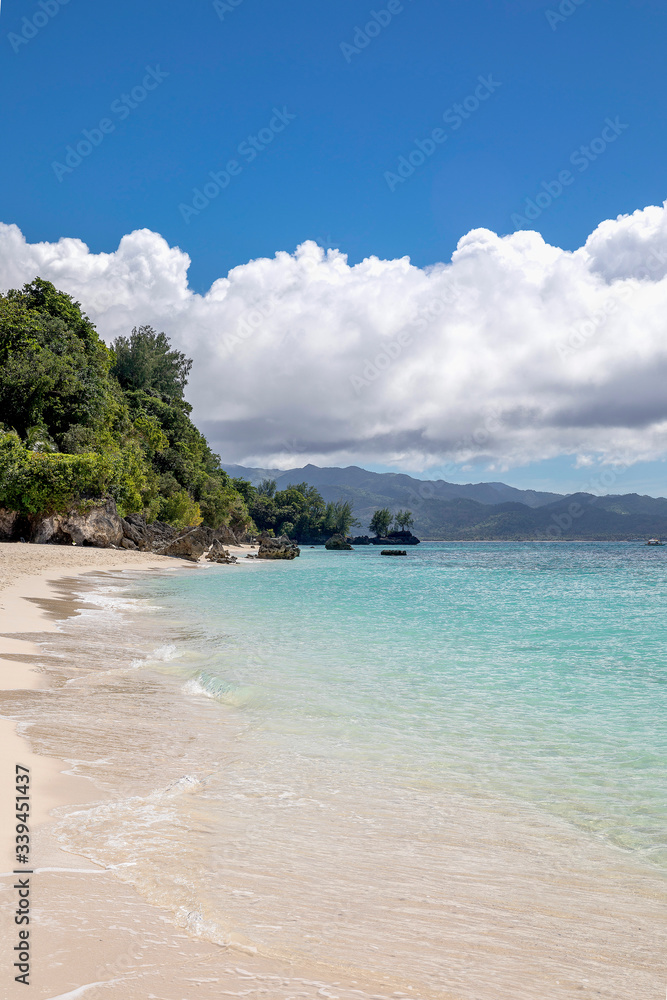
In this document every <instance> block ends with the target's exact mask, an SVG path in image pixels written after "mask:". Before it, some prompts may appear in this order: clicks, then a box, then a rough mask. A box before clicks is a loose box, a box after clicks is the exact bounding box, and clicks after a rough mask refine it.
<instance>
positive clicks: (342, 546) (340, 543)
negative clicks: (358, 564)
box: [324, 535, 352, 552]
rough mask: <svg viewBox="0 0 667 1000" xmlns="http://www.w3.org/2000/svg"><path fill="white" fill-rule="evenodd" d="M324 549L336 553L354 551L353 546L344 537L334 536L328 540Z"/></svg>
mask: <svg viewBox="0 0 667 1000" xmlns="http://www.w3.org/2000/svg"><path fill="white" fill-rule="evenodd" d="M324 548H325V549H330V550H333V551H334V552H351V551H352V546H351V545H350V543H349V542H348V541H347V540H346V539H345V537H344V536H343V535H332V536H331V538H329V539H327V541H326V542H325V543H324Z"/></svg>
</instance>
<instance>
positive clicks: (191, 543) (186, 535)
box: [152, 527, 213, 562]
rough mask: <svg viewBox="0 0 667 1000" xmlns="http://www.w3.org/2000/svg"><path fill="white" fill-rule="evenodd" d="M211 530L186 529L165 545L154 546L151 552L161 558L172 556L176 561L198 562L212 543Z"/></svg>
mask: <svg viewBox="0 0 667 1000" xmlns="http://www.w3.org/2000/svg"><path fill="white" fill-rule="evenodd" d="M212 536H213V530H212V529H211V528H204V527H199V528H188V529H186V530H185V531H184V532H183V533H182V534H180V535H177V536H176V537H175V538H173V539H171V541H167V542H166V543H161V544H154V545H153V547H152V551H153V552H155V553H157V554H158V555H161V556H173V557H174V558H176V559H189V560H190V562H198V561H199V560H200V559H201V557H202V556H203V555H204V552H206V550H207V548H208V547H209V545H210V544H211V542H212V541H213V537H212Z"/></svg>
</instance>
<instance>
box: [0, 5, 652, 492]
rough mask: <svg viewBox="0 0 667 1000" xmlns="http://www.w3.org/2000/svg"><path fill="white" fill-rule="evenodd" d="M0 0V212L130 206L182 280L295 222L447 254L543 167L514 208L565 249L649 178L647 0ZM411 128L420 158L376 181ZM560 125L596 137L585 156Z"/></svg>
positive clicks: (349, 243) (90, 240)
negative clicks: (163, 244) (183, 262)
mask: <svg viewBox="0 0 667 1000" xmlns="http://www.w3.org/2000/svg"><path fill="white" fill-rule="evenodd" d="M0 18H1V20H0V24H1V26H2V36H3V37H2V38H1V39H0V42H2V45H3V46H4V51H3V55H2V59H0V74H1V85H2V92H3V94H5V95H6V98H5V101H3V111H2V115H3V132H4V135H5V151H4V156H3V158H2V167H1V170H2V180H3V182H2V185H1V187H0V220H2V221H4V222H5V223H16V224H17V225H18V226H19V227H20V229H21V230H22V232H23V234H24V235H25V237H26V239H27V240H28V242H30V243H35V242H40V241H49V242H54V241H57V240H58V239H59V238H61V237H63V236H72V237H77V238H79V239H81V240H83V241H84V242H85V243H86V244H87V245H88V246H89V247H90V249H91V251H92V252H94V253H100V252H112V251H114V250H115V249H116V248H117V246H118V243H119V240H120V239H121V237H122V236H123V235H124V234H126V233H130V232H132V231H133V230H135V229H140V228H144V227H145V228H148V229H150V230H153V231H155V232H157V233H160V234H162V236H163V237H164V238H165V240H166V241H167V242H168V243H169V244H170V245H171V246H178V247H180V248H181V249H182V250H183V251H185V252H187V254H189V256H190V258H191V261H192V264H191V268H190V272H189V279H190V285H191V287H192V288H194V289H195V290H196V291H198V292H202V293H203V292H205V291H206V290H207V289H208V288H209V286H210V285H211V283H212V282H213V281H214V280H215V279H217V278H219V277H220V276H224V275H225V274H226V273H227V271H228V270H229V269H230V268H232V267H235V266H236V265H239V264H244V263H245V262H247V261H248V260H251V259H253V258H257V257H272V256H273V255H274V253H275V252H276V251H277V250H287V251H289V252H293V251H294V249H295V247H296V246H297V245H298V244H300V243H302V242H303V241H304V240H306V239H313V240H315V241H317V242H318V243H320V244H321V245H323V246H335V247H339V248H340V249H341V250H342V251H343V252H345V253H347V254H348V255H349V260H350V262H351V263H356V262H358V261H360V260H362V259H363V258H365V257H367V256H369V255H373V254H374V255H378V256H379V257H380V258H387V259H392V258H400V257H403V256H405V255H408V256H409V257H410V258H411V259H412V261H413V263H414V264H416V265H418V266H420V267H423V266H427V265H430V264H433V263H435V262H438V261H447V260H449V258H450V256H451V254H452V251H453V250H454V249H455V247H456V244H457V241H458V240H459V239H460V237H461V236H463V235H464V234H465V233H467V232H469V231H470V230H472V229H475V228H478V227H484V228H488V229H491V230H493V231H494V232H497V233H499V234H505V233H509V232H511V231H513V230H514V229H516V228H517V222H516V218H515V220H514V222H513V220H512V216H513V215H514V216H515V217H516V216H519V215H523V213H524V211H525V206H526V201H527V199H533V200H534V199H535V198H536V196H537V194H538V192H541V191H542V190H543V184H544V183H546V184H547V185H551V187H550V190H551V192H552V194H553V192H554V191H557V190H558V183H559V182H558V181H557V179H558V177H559V174H561V173H562V171H563V170H569V172H570V174H571V176H572V180H571V182H569V183H568V184H567V185H565V186H562V193H559V195H558V196H557V197H553V198H552V201H551V204H549V205H548V206H547V207H545V208H544V209H540V210H538V212H537V215H536V217H534V218H533V219H531V222H530V228H533V229H536V230H537V231H539V232H540V233H541V234H542V235H543V236H544V238H545V240H547V242H549V243H552V244H554V245H556V246H559V247H563V248H565V249H574V248H576V247H578V246H580V245H581V244H582V243H583V241H584V240H585V239H586V237H587V236H588V234H589V233H591V232H592V231H593V230H594V228H595V227H596V225H598V223H599V222H601V221H602V220H604V219H609V218H612V219H613V218H615V217H616V216H618V215H619V214H624V213H631V212H633V211H634V210H635V209H639V208H643V207H644V206H646V205H650V204H656V205H660V204H662V202H663V201H664V199H665V197H666V188H667V184H666V182H665V169H664V165H665V161H666V159H667V155H666V154H667V137H666V133H665V128H664V125H663V121H664V106H665V96H666V84H665V70H664V64H665V61H664V39H665V37H667V9H666V8H665V5H664V3H660V2H658V0H583V2H581V0H580V2H579V3H576V2H575V0H563V2H561V3H557V2H555V0H554V2H542V0H525V2H521V0H457V2H449V3H443V2H436V0H402V2H399V0H391V3H390V4H387V3H385V2H384V0H378V3H377V4H375V5H373V4H371V3H370V2H359V0H344V2H341V3H336V4H314V3H312V0H311V2H305V0H293V2H292V3H290V4H277V3H269V2H267V0H234V2H233V3H230V2H225V0H217V3H215V4H214V3H213V2H211V0H189V2H187V3H186V2H184V0H183V2H173V0H172V2H165V0H161V2H159V3H158V2H156V0H144V2H142V3H141V4H137V3H132V4H131V3H129V2H127V0H117V2H116V3H114V4H108V5H97V4H84V3H83V2H82V0H68V2H67V3H66V4H63V5H59V3H58V0H42V6H40V4H39V3H37V2H32V0H30V2H25V0H20V2H19V0H4V3H2V10H1V14H0ZM43 22H45V23H43ZM35 25H37V27H35ZM367 25H370V28H369V29H368V31H367V30H366V26H367ZM357 29H361V33H360V32H359V31H358V30H357ZM29 36H32V37H29ZM355 43H356V44H355ZM355 49H356V51H355ZM480 78H481V79H482V80H486V81H488V80H492V81H493V86H492V88H491V89H492V93H488V92H486V91H484V93H485V97H484V99H483V100H481V101H480V100H479V99H478V98H477V99H476V98H475V96H474V95H475V93H476V92H477V94H478V95H479V93H480V89H479V88H480V86H481V85H480ZM145 83H148V85H150V87H151V88H153V89H147V87H144V84H145ZM487 88H488V84H487ZM124 95H129V96H128V97H127V99H126V97H125V96H124ZM132 95H134V96H132ZM465 102H467V103H465ZM457 104H459V105H463V106H464V108H468V109H469V110H468V111H466V113H465V115H463V116H457V112H456V111H455V110H451V109H454V106H455V105H457ZM476 104H477V105H478V106H476ZM448 109H450V114H449V118H448V119H447V118H445V119H444V124H443V115H444V114H445V113H446V112H447V111H448ZM277 113H278V115H279V117H278V118H276V114H277ZM280 116H282V117H280ZM103 120H106V123H107V124H106V129H107V131H106V132H99V131H97V130H99V128H100V123H101V122H102V121H103ZM457 121H458V123H459V124H458V125H456V124H455V123H456V122H457ZM608 121H611V122H613V123H616V125H617V128H616V132H615V133H614V132H610V130H609V125H608ZM272 123H273V126H275V128H272ZM281 125H282V127H281V128H279V126H281ZM438 128H440V129H442V131H443V132H444V133H445V134H446V139H445V141H443V142H442V143H441V144H436V143H433V141H432V140H429V137H430V136H431V135H432V133H433V130H434V129H438ZM84 130H88V137H87V138H86V135H85V132H84ZM262 130H263V131H262ZM260 135H263V136H264V140H261V139H259V138H257V140H256V141H255V145H254V149H255V156H254V157H252V159H251V154H249V153H248V149H249V148H252V146H253V140H252V139H250V140H249V137H251V136H260ZM602 135H606V137H607V139H606V140H604V139H602V140H601V138H600V137H601V136H602ZM612 136H613V139H611V137H612ZM91 137H92V139H93V145H94V148H92V151H91V153H90V155H87V156H85V157H83V158H82V160H81V162H80V163H77V162H76V157H74V159H73V158H72V156H71V155H70V159H69V161H67V159H66V155H67V148H68V147H75V148H76V147H77V144H78V143H80V142H82V141H83V142H84V144H85V142H88V141H89V140H90V139H91ZM96 140H99V141H98V142H97V144H95V141H96ZM425 140H427V142H426V146H424V145H423V144H424V141H425ZM417 141H419V142H420V143H421V144H422V146H421V148H422V149H426V150H427V151H429V150H430V149H431V146H432V147H433V151H432V152H429V155H427V156H425V157H424V156H422V158H423V159H424V160H425V162H423V163H419V159H420V157H419V155H415V156H413V157H412V160H413V162H417V163H419V165H418V166H416V167H414V169H413V170H412V171H410V170H409V168H404V169H405V171H406V172H410V176H408V177H406V178H405V179H403V180H401V181H396V180H395V179H394V181H393V182H392V181H391V178H389V180H388V177H387V175H388V174H390V175H391V174H393V175H394V178H396V176H398V175H397V170H398V166H399V164H400V163H401V162H403V163H406V162H408V160H407V158H408V157H410V156H411V154H414V151H415V149H416V148H417V147H416V145H415V143H416V142H417ZM244 143H245V145H243V144H244ZM591 143H592V144H593V145H592V146H591ZM582 146H583V147H586V148H587V149H588V150H591V149H592V150H597V153H590V154H587V155H589V159H588V166H587V169H585V170H583V169H579V168H577V167H575V166H573V161H572V159H571V157H572V156H573V155H576V150H578V149H580V147H582ZM602 147H604V149H603V150H602V151H601V149H602ZM85 148H86V147H85V145H84V149H85ZM579 156H580V158H581V154H579ZM401 157H405V158H406V159H405V160H404V161H401V159H400V158H401ZM230 161H234V162H235V163H236V168H235V172H234V171H232V176H229V178H228V181H229V183H228V185H227V187H226V188H225V190H223V191H222V193H221V194H219V195H218V196H216V197H215V198H214V199H213V200H211V203H210V204H209V205H207V206H206V208H205V210H198V214H194V213H190V214H189V217H188V218H186V217H185V216H187V215H188V213H187V212H184V210H183V208H182V206H184V205H193V204H195V205H196V204H200V205H201V201H200V202H199V203H197V202H193V198H194V192H195V189H200V190H202V189H203V188H204V185H205V184H206V183H207V182H208V181H209V180H210V173H211V172H213V173H218V174H219V172H220V171H224V170H225V169H226V166H227V165H228V164H229V162H230ZM68 162H69V164H70V169H68V170H67V171H65V170H63V169H61V168H59V167H58V164H61V165H65V166H67V163H68ZM577 162H579V161H577ZM554 184H556V186H554ZM392 187H393V190H392ZM547 200H548V199H546V198H545V197H544V196H543V198H542V203H544V202H545V201H547ZM179 206H180V207H179ZM533 214H534V215H535V213H533ZM519 228H525V227H521V226H520V225H519ZM464 478H465V477H464ZM496 478H498V477H496ZM506 478H508V479H511V478H512V477H511V476H507V477H506ZM521 478H522V480H523V479H524V476H523V474H522V477H521ZM557 478H558V477H557ZM515 479H516V477H515Z"/></svg>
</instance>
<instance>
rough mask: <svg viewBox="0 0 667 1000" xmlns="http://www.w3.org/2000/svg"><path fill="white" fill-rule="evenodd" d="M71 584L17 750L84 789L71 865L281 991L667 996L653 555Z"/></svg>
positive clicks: (664, 807)
mask: <svg viewBox="0 0 667 1000" xmlns="http://www.w3.org/2000/svg"><path fill="white" fill-rule="evenodd" d="M82 579H83V578H82ZM72 586H73V587H74V593H75V595H76V601H75V603H76V605H77V611H76V613H70V614H68V616H67V617H64V618H63V619H62V620H61V621H60V624H59V632H58V633H57V634H56V635H55V636H53V637H49V640H48V643H47V645H46V646H45V649H46V650H47V652H48V654H49V656H50V663H49V669H50V670H51V671H52V672H55V675H56V676H57V677H58V682H57V684H56V685H55V686H54V688H53V690H52V691H51V692H50V693H49V695H48V697H42V698H41V699H40V700H39V701H35V698H34V697H33V699H32V700H30V699H28V700H27V701H26V703H25V705H24V718H25V719H26V720H27V728H26V730H25V731H26V733H27V735H28V736H29V737H30V738H32V739H33V742H34V744H35V745H36V748H37V749H40V748H41V749H42V750H44V751H45V752H46V751H48V752H55V751H57V752H58V756H60V757H63V758H64V759H66V760H69V761H70V764H71V767H72V768H73V770H74V771H75V772H76V773H79V774H83V775H86V776H87V777H89V778H90V779H91V781H93V782H94V783H95V787H96V788H98V789H99V792H100V798H99V801H97V802H93V803H87V804H86V805H85V806H81V807H77V808H72V807H68V808H67V809H64V810H62V811H61V813H60V814H59V816H58V826H57V834H58V838H59V841H60V843H61V844H62V845H63V846H64V847H65V848H66V849H68V850H71V851H72V852H74V853H77V854H83V855H85V856H86V857H88V858H90V859H91V860H93V861H95V862H97V863H98V864H102V865H105V866H109V865H115V866H117V867H116V871H117V872H118V873H119V877H121V878H122V879H124V880H125V881H127V882H129V883H131V884H132V885H133V886H134V887H135V888H136V890H137V891H138V892H139V893H140V894H141V895H142V896H143V897H144V898H145V899H146V900H147V901H149V902H151V903H153V904H154V905H156V906H158V907H160V908H161V909H162V911H163V912H164V913H165V914H167V916H168V919H169V920H170V921H172V922H173V924H174V925H175V926H178V927H180V928H182V929H184V930H185V931H186V932H187V933H188V934H190V935H192V936H195V937H203V938H206V939H208V940H209V941H212V942H214V943H215V944H217V945H219V946H220V948H221V950H222V951H224V952H225V953H229V951H230V949H231V950H232V951H233V952H234V953H235V954H237V955H238V956H239V960H240V961H241V960H242V963H245V965H244V968H245V969H246V970H247V969H250V972H248V975H250V974H251V971H252V967H251V964H250V965H249V964H248V963H252V961H253V957H257V956H260V957H262V959H264V960H267V959H268V960H272V959H275V960H276V961H280V962H283V963H285V962H288V963H290V967H292V968H295V969H299V968H307V969H309V970H311V971H312V970H316V972H317V977H316V981H317V982H318V983H319V987H318V989H317V990H313V991H312V992H311V993H308V991H306V993H305V994H297V993H294V994H290V993H289V991H288V992H287V993H285V994H284V995H285V996H291V995H295V996H296V995H312V996H317V995H322V996H331V997H335V996H340V995H341V993H340V990H341V988H342V987H341V984H343V985H346V984H347V985H346V988H349V989H351V990H352V991H353V993H354V995H358V996H359V997H364V996H375V997H390V996H394V997H416V998H420V997H423V998H459V1000H473V998H474V1000H498V998H505V997H507V998H514V997H516V998H517V1000H518V998H522V1000H523V998H525V997H528V998H533V997H534V998H541V1000H542V998H544V1000H552V998H553V1000H560V998H570V997H581V996H589V995H590V996H595V997H606V998H619V1000H620V998H621V997H623V998H631V1000H644V998H646V1000H648V998H652V997H660V998H662V997H663V996H664V968H663V967H662V964H663V963H662V959H661V958H660V955H661V954H662V953H664V943H665V942H664V931H665V919H664V912H665V908H664V893H665V888H667V879H666V876H667V802H666V796H665V775H666V773H667V733H666V726H665V720H666V718H667V547H665V551H664V552H663V551H662V548H659V547H647V546H645V545H643V544H641V543H630V542H627V543H609V544H607V543H565V542H552V543H551V542H544V543H446V542H432V543H422V544H421V545H419V546H414V547H411V548H410V549H409V550H408V551H407V555H406V556H405V557H397V558H391V559H390V558H387V557H383V556H382V555H381V554H380V549H379V547H376V546H361V547H358V548H356V549H355V550H354V551H352V552H328V551H325V550H324V549H323V548H314V549H310V548H304V549H303V550H302V552H301V556H300V557H299V558H298V559H296V560H294V561H293V562H263V561H259V560H255V559H243V560H241V561H240V562H239V564H238V565H236V566H193V567H187V568H183V569H178V570H177V571H175V572H161V573H151V574H129V575H128V574H122V573H117V574H99V575H97V576H96V577H92V578H91V577H88V578H87V579H86V582H85V583H83V582H81V581H79V582H76V583H74V584H73V585H72ZM35 697H36V696H35ZM56 719H57V724H58V733H57V739H56V737H55V736H54V735H53V733H54V730H53V727H50V721H51V722H53V721H54V720H56ZM49 734H50V735H49ZM318 977H319V978H318ZM309 981H315V980H309ZM368 983H372V984H373V985H372V987H371V986H366V985H365V984H368ZM350 984H352V986H350ZM320 987H321V990H322V991H323V992H320ZM355 991H356V992H355ZM250 992H252V991H250ZM260 992H261V991H260ZM241 993H242V991H241V990H239V995H241ZM269 995H271V994H269ZM276 995H278V994H276ZM345 995H346V996H347V995H348V994H347V993H346V994H345ZM280 996H283V993H280Z"/></svg>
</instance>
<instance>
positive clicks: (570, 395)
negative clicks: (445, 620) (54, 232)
mask: <svg viewBox="0 0 667 1000" xmlns="http://www.w3.org/2000/svg"><path fill="white" fill-rule="evenodd" d="M189 264H190V259H189V257H188V255H187V254H186V253H184V252H183V251H182V250H180V249H179V248H178V247H170V246H169V245H168V244H167V242H166V241H165V240H164V239H163V238H162V237H161V236H160V235H159V234H157V233H153V232H150V231H149V230H139V231H136V232H133V233H130V234H129V235H127V236H124V237H123V239H122V240H121V242H120V244H119V246H118V249H117V250H116V251H115V252H113V253H101V254H93V253H91V252H90V251H89V249H88V247H87V246H86V245H85V244H84V243H83V242H81V241H80V240H77V239H61V240H59V241H58V242H57V243H37V244H28V243H27V242H26V241H25V239H24V237H23V235H22V234H21V232H20V230H19V229H18V228H17V227H16V226H10V225H0V287H2V288H3V289H7V288H10V287H17V286H20V285H21V284H23V283H24V282H26V281H30V280H31V279H32V278H34V277H35V276H36V275H40V276H41V277H43V278H47V279H49V280H50V281H52V282H53V283H54V284H55V285H56V286H57V287H59V288H61V289H63V290H64V291H67V292H69V293H71V294H72V295H73V296H74V297H75V298H76V299H78V300H79V301H80V302H81V303H82V306H83V308H84V310H85V311H86V312H87V313H88V315H89V316H90V317H91V318H92V319H93V320H94V322H95V323H96V324H97V327H98V329H99V331H100V333H101V335H102V336H103V337H104V338H105V339H106V340H107V341H110V340H112V339H113V338H114V337H116V336H118V335H119V334H127V333H128V332H129V331H130V330H131V328H132V327H133V326H138V325H141V324H146V323H147V324H151V325H152V326H154V327H156V328H157V329H159V330H164V331H165V332H166V333H167V334H168V335H169V337H170V338H171V339H172V342H173V343H174V345H175V346H177V347H178V348H179V349H180V350H183V351H185V352H186V353H187V354H188V355H189V356H191V357H192V358H194V362H195V363H194V367H193V371H192V377H191V383H190V386H189V389H188V396H189V399H190V401H191V402H192V403H193V405H194V418H195V420H196V422H197V423H198V425H199V426H200V427H201V428H202V429H203V430H204V431H205V433H207V435H208V436H209V438H210V440H211V443H212V444H213V445H214V447H215V449H216V450H217V451H219V452H220V454H221V455H222V457H223V460H225V461H237V462H241V463H244V464H256V465H263V466H264V465H267V466H268V465H276V466H283V467H289V466H290V465H301V464H305V463H306V462H308V461H312V462H315V463H316V464H320V465H322V464H324V465H334V464H344V463H349V462H358V463H362V464H363V463H370V462H376V463H384V464H388V465H392V464H393V465H396V466H400V467H403V468H410V469H425V468H428V467H430V466H433V465H435V464H438V463H440V464H442V463H447V462H452V461H455V462H472V463H479V465H480V466H483V467H485V468H487V469H497V470H503V469H508V468H510V467H512V466H517V465H521V464H525V463H527V462H531V461H536V460H540V459H546V458H553V457H556V456H558V455H564V454H567V455H573V456H577V458H578V460H579V462H580V463H582V464H586V463H587V462H590V461H591V460H592V459H596V460H600V461H603V462H611V463H615V462H618V463H623V464H625V463H628V462H633V461H638V460H647V459H655V458H661V457H664V456H665V454H666V453H667V391H666V390H665V387H666V386H667V337H666V336H665V323H666V319H667V210H666V208H665V206H663V207H649V208H646V209H644V210H643V211H637V212H635V213H634V214H633V215H632V216H623V217H620V218H618V219H616V220H610V221H606V222H603V223H602V224H601V225H600V226H599V227H598V228H597V229H596V230H595V232H594V233H592V234H591V236H590V237H589V238H588V240H587V241H586V243H585V245H584V246H583V247H581V248H580V249H579V250H576V251H574V252H569V251H565V250H561V249H559V248H558V247H552V246H549V245H548V244H546V243H545V242H544V240H543V239H542V237H541V236H540V235H539V234H538V233H534V232H519V233H514V234H513V235H510V236H504V237H499V236H497V235H496V234H495V233H492V232H490V231H488V230H485V229H478V230H474V231H472V232H470V233H468V234H467V235H466V236H464V237H463V238H462V239H461V240H460V242H459V244H458V247H457V249H456V251H455V252H454V254H453V255H452V259H451V261H449V262H447V263H442V264H436V265H434V266H432V267H428V268H418V267H414V266H413V265H412V264H411V263H410V260H409V259H408V258H407V257H405V258H402V259H400V260H379V259H378V258H376V257H370V258H368V259H366V260H363V261H362V262H361V263H359V264H357V265H355V266H350V265H349V264H348V262H347V258H346V256H345V255H344V254H343V253H341V252H340V251H339V250H328V251H327V252H324V251H323V250H322V249H321V248H320V247H318V246H317V245H316V244H314V243H311V242H306V243H304V244H302V245H301V246H299V247H298V248H297V250H296V252H295V253H287V252H284V251H281V252H278V253H276V255H275V257H273V258H271V259H258V260H252V261H250V262H248V263H246V264H242V265H240V266H238V267H235V268H233V269H232V270H231V271H230V272H229V274H228V275H227V276H226V277H224V278H220V279H218V280H217V281H216V282H215V283H214V284H213V285H212V287H211V288H210V290H209V291H208V292H207V293H206V294H205V295H199V294H196V293H194V292H193V291H192V290H191V289H190V288H189V286H188V267H189Z"/></svg>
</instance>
